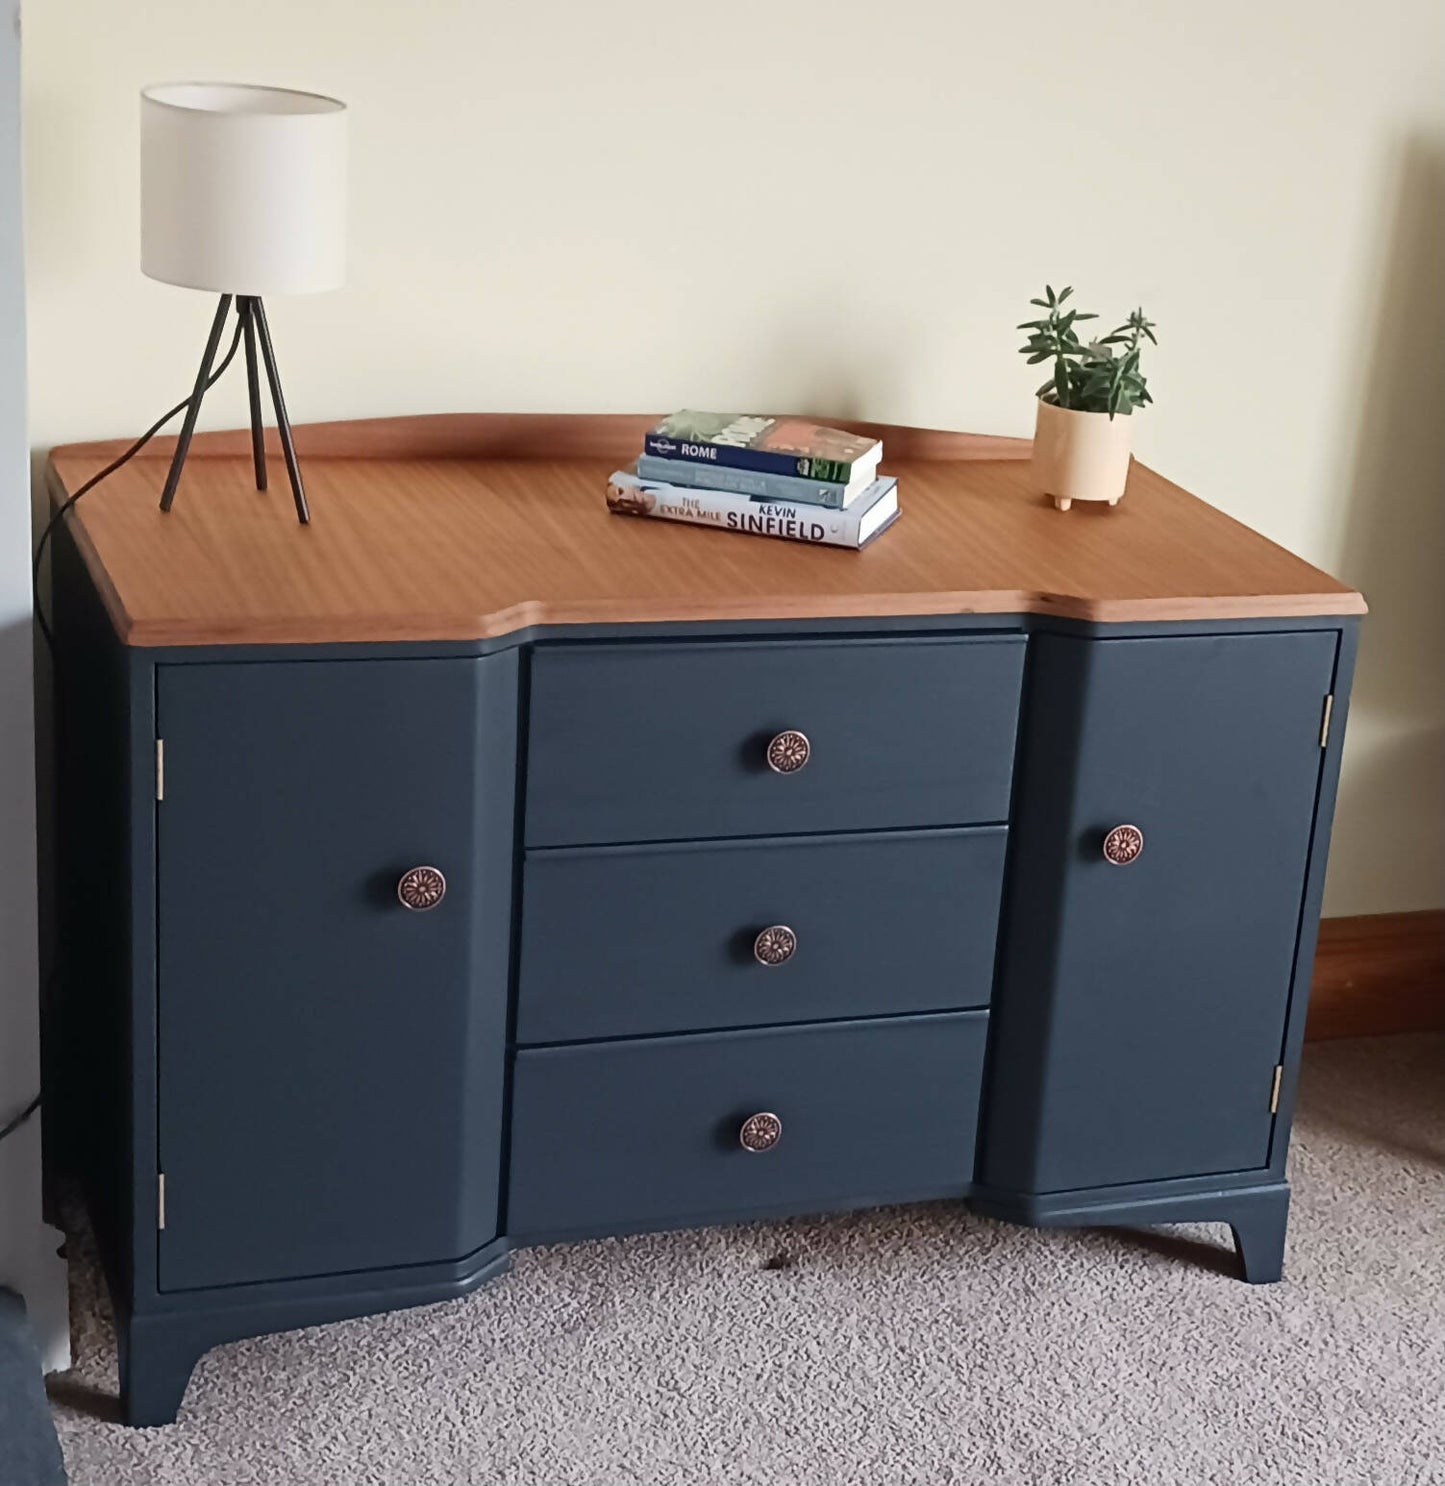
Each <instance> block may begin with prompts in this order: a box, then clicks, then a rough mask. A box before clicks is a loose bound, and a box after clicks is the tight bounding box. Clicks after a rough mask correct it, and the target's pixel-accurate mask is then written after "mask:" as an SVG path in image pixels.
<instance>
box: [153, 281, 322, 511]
mask: <svg viewBox="0 0 1445 1486" xmlns="http://www.w3.org/2000/svg"><path fill="white" fill-rule="evenodd" d="M232 298H233V296H232V295H230V294H223V295H222V296H221V302H220V304H218V305H217V306H216V318H215V319H214V320H212V321H211V333H210V335H209V336H208V337H207V339H206V350H205V354H204V355H203V356H202V357H201V369H200V371H199V372H197V373H196V385H195V389H194V390H193V391H192V393H191V397H190V401H189V402H188V403H187V404H186V416H185V420H184V422H182V424H181V433H180V437H179V438H178V439H177V440H176V452H175V456H174V457H173V458H172V460H171V468H170V472H169V473H168V474H167V475H166V485H165V489H164V490H163V491H162V492H161V510H163V511H169V510H170V508H171V507H172V506H173V505H174V504H175V500H176V491H177V489H178V488H179V486H180V483H181V471H182V469H184V468H185V463H186V455H187V454H188V453H189V452H190V448H191V436H192V435H193V434H194V433H195V431H196V418H197V417H198V416H199V414H200V411H201V399H202V398H203V397H204V396H205V395H206V391H207V389H208V388H209V387H210V386H211V384H212V382H214V381H215V379H216V377H217V376H219V373H214V374H213V373H212V371H211V368H212V367H213V366H214V365H215V361H216V351H217V348H218V347H219V346H220V344H221V332H222V331H223V330H224V329H225V327H226V316H227V315H228V314H230V311H231V300H232ZM234 298H235V301H236V313H237V314H238V315H239V316H240V319H241V336H242V339H243V340H244V342H245V346H246V388H247V391H248V392H249V394H250V400H251V458H252V461H253V462H254V464H255V467H256V489H257V490H265V489H266V483H267V482H266V431H265V426H264V425H263V424H262V422H261V378H260V374H259V371H258V368H257V365H256V351H257V347H258V344H259V348H260V352H261V362H262V364H263V365H264V366H265V368H266V382H267V385H268V386H269V387H270V389H271V406H272V407H273V408H275V410H276V432H277V434H278V435H279V436H280V439H281V451H282V453H283V454H284V455H285V456H286V473H287V475H288V476H290V479H291V495H292V498H293V499H294V500H295V502H296V519H297V520H298V521H300V522H301V523H302V525H303V526H304V525H305V524H306V523H307V522H309V521H310V520H311V509H310V507H309V506H308V505H307V504H306V491H305V488H304V487H303V486H302V484H301V466H300V464H299V463H298V462H297V459H296V445H295V443H294V442H293V441H292V438H291V420H290V419H289V418H288V417H287V416H286V399H285V397H284V396H283V395H282V393H281V376H280V373H279V372H278V371H277V370H276V352H275V349H274V348H273V346H272V345H271V329H270V327H269V326H268V325H267V323H266V307H265V305H263V304H262V303H261V299H260V296H259V295H255V294H240V295H236V296H234ZM231 354H232V355H234V354H235V347H234V346H233V347H232V348H231ZM229 359H230V357H229V356H228V357H227V360H229ZM223 365H224V364H223Z"/></svg>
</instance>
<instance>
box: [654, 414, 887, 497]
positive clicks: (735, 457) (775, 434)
mask: <svg viewBox="0 0 1445 1486" xmlns="http://www.w3.org/2000/svg"><path fill="white" fill-rule="evenodd" d="M643 448H644V450H645V452H646V453H648V454H651V455H653V456H654V457H656V458H658V459H685V460H691V461H695V462H697V463H701V464H714V465H718V464H721V465H731V466H733V467H734V468H735V469H745V470H761V471H763V472H764V473H767V474H774V475H798V476H801V477H803V478H804V479H808V480H822V481H829V482H836V483H837V484H840V485H848V484H851V483H852V481H853V480H854V478H855V477H858V478H862V477H863V476H864V475H867V476H869V477H870V478H871V477H872V475H874V474H876V472H877V469H878V461H879V459H880V458H882V455H883V445H882V444H881V443H880V442H879V441H878V440H877V439H872V438H869V437H868V436H867V435H866V434H859V433H849V432H847V431H846V430H845V429H841V428H828V427H826V426H825V425H824V424H821V423H814V422H812V421H811V420H809V419H807V418H771V417H767V416H765V415H762V414H758V413H699V412H695V411H693V410H692V409H688V408H684V409H683V410H682V411H681V412H679V413H673V414H671V415H670V416H669V417H667V418H664V419H663V420H662V422H661V423H659V424H658V425H657V427H656V428H654V429H652V430H651V431H650V432H649V433H648V434H647V437H646V439H645V440H644V442H643Z"/></svg>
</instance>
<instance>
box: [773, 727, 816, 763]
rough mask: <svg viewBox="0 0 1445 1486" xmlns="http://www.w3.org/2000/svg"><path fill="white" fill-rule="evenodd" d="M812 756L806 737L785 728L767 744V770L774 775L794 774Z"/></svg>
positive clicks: (811, 747)
mask: <svg viewBox="0 0 1445 1486" xmlns="http://www.w3.org/2000/svg"><path fill="white" fill-rule="evenodd" d="M812 756H813V745H812V744H811V743H809V742H808V735H807V734H806V733H800V732H799V731H798V730H797V728H785V729H784V730H783V731H782V732H781V733H779V734H778V735H777V736H776V737H775V738H773V740H772V741H771V742H770V743H769V744H768V768H770V769H771V770H772V771H773V773H774V774H796V773H797V772H798V770H799V769H801V768H802V767H803V765H804V764H806V763H807V762H808V760H809V759H810V758H812Z"/></svg>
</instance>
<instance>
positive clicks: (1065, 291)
mask: <svg viewBox="0 0 1445 1486" xmlns="http://www.w3.org/2000/svg"><path fill="white" fill-rule="evenodd" d="M1073 292H1074V286H1073V285H1072V284H1070V285H1069V287H1068V288H1067V289H1060V290H1059V303H1060V304H1062V303H1063V302H1064V301H1065V300H1066V299H1067V298H1068V297H1069V295H1071V294H1072V293H1073Z"/></svg>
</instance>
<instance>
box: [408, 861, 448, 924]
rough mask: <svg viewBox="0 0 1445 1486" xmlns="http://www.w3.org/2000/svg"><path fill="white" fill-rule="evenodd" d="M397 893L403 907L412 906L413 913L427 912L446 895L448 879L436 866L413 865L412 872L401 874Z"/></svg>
mask: <svg viewBox="0 0 1445 1486" xmlns="http://www.w3.org/2000/svg"><path fill="white" fill-rule="evenodd" d="M396 895H397V897H398V898H399V899H400V900H401V906H402V907H403V908H410V909H411V911H412V912H413V913H425V912H426V911H427V909H428V908H435V907H436V906H437V904H438V903H440V902H441V900H442V899H443V898H445V897H446V895H447V880H446V878H445V877H443V876H442V874H441V873H440V872H439V871H438V870H437V869H436V868H435V867H413V868H412V869H411V871H410V872H403V873H402V874H401V881H400V882H398V883H397V885H396Z"/></svg>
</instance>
